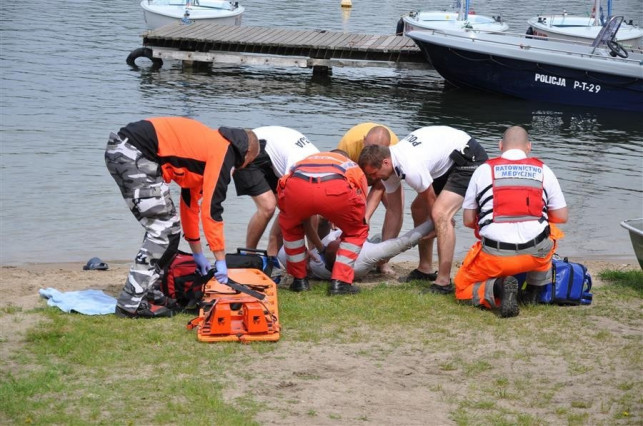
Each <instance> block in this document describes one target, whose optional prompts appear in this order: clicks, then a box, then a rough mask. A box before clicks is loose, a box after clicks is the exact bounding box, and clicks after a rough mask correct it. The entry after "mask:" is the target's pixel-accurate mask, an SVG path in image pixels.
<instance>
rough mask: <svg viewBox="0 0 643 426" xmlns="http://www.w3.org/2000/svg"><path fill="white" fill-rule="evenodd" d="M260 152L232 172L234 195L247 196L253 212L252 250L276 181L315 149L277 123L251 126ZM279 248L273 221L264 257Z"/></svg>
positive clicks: (269, 211)
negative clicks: (249, 198)
mask: <svg viewBox="0 0 643 426" xmlns="http://www.w3.org/2000/svg"><path fill="white" fill-rule="evenodd" d="M253 132H254V133H255V134H256V135H257V138H259V145H260V146H261V151H260V153H259V155H258V156H257V158H255V160H254V161H253V162H252V163H250V164H248V166H247V167H245V168H243V169H241V170H238V171H236V172H235V173H234V175H233V179H234V185H235V188H236V190H237V195H250V196H251V197H252V199H253V201H254V202H255V205H256V206H257V211H256V212H255V214H254V215H253V216H252V217H251V218H250V222H249V223H248V231H247V234H246V247H247V248H252V249H256V248H257V245H258V244H259V240H260V239H261V236H262V235H263V233H264V231H265V230H266V226H268V223H269V222H270V219H271V218H272V216H273V214H274V213H275V208H276V207H277V197H276V196H275V195H276V193H277V181H278V180H279V178H280V177H282V176H283V175H285V174H286V173H288V171H289V170H290V168H291V167H292V166H293V165H294V164H295V163H296V162H298V161H299V160H302V159H304V158H305V157H307V156H309V155H311V154H314V153H316V152H319V150H318V149H317V147H315V145H313V144H312V143H311V142H310V140H308V138H307V137H306V136H304V135H303V134H301V133H299V132H298V131H296V130H293V129H289V128H287V127H281V126H265V127H257V128H256V129H253ZM279 247H281V230H280V229H279V222H278V221H277V220H276V221H275V222H274V223H273V226H272V228H271V230H270V238H269V240H268V249H267V253H268V256H276V255H277V251H278V250H279Z"/></svg>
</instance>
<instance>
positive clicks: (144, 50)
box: [126, 47, 163, 69]
mask: <svg viewBox="0 0 643 426" xmlns="http://www.w3.org/2000/svg"><path fill="white" fill-rule="evenodd" d="M138 58H147V59H149V60H150V61H152V68H154V69H158V68H161V67H162V66H163V59H161V58H155V57H154V56H153V55H152V49H150V48H149V47H139V48H138V49H134V50H132V51H131V52H130V54H129V55H127V60H126V62H127V65H129V66H130V67H134V68H138V65H136V60H137V59H138Z"/></svg>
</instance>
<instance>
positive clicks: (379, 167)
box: [359, 126, 487, 294]
mask: <svg viewBox="0 0 643 426" xmlns="http://www.w3.org/2000/svg"><path fill="white" fill-rule="evenodd" d="M486 160H487V154H486V152H485V150H484V148H483V147H482V146H481V145H480V144H479V143H478V142H477V141H476V140H475V139H474V138H472V137H471V136H469V135H468V134H467V133H465V132H463V131H461V130H457V129H454V128H452V127H448V126H428V127H423V128H421V129H418V130H415V131H414V132H412V133H411V134H409V135H408V136H406V137H405V138H404V139H402V140H401V141H400V142H399V143H397V144H396V145H394V146H391V147H382V146H366V147H364V149H363V150H362V153H361V154H360V158H359V165H360V167H361V168H362V170H364V174H365V175H366V176H367V177H368V178H370V179H372V180H377V179H381V180H382V183H383V184H384V187H385V189H386V192H387V194H395V193H398V192H401V191H402V185H401V182H402V180H405V181H406V183H407V184H408V185H409V186H410V187H411V188H413V189H414V190H415V191H416V192H417V194H418V195H417V197H416V198H415V200H413V203H412V204H411V215H412V217H413V223H414V225H416V226H417V225H419V224H420V223H422V222H424V221H426V220H427V219H430V220H432V221H433V223H434V224H435V229H436V235H437V239H438V244H437V245H438V271H437V273H432V270H433V269H432V263H433V238H430V239H426V240H422V241H420V243H419V244H418V249H419V253H420V262H419V265H418V267H417V269H415V270H414V271H412V272H411V274H409V276H408V277H407V278H406V280H407V281H411V280H427V281H434V282H433V284H431V285H430V286H429V287H428V288H427V289H426V291H430V292H432V293H439V294H450V293H453V291H454V287H453V284H452V283H451V278H450V275H451V265H452V263H453V253H454V250H455V228H454V224H453V216H454V215H455V214H456V213H457V211H458V210H460V207H461V206H462V201H463V200H464V194H465V193H466V190H467V185H468V184H469V179H470V178H471V175H472V174H473V171H474V170H475V169H476V167H478V166H479V165H480V164H482V163H484V162H485V161H486ZM391 199H401V197H391Z"/></svg>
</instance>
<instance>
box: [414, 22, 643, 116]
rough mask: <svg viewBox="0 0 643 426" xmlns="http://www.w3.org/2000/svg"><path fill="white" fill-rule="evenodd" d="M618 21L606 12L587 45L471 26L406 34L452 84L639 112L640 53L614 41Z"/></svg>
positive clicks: (642, 105)
mask: <svg viewBox="0 0 643 426" xmlns="http://www.w3.org/2000/svg"><path fill="white" fill-rule="evenodd" d="M622 20H623V17H621V16H614V17H612V19H611V20H610V22H609V23H608V24H607V25H606V26H605V27H604V28H603V31H601V33H600V34H599V36H598V37H597V38H596V39H595V40H594V42H593V43H592V44H587V43H580V42H569V41H568V42H559V41H554V40H548V39H542V38H540V37H535V36H533V35H531V36H530V35H527V34H512V33H508V32H504V33H487V32H482V31H472V30H469V31H450V32H449V31H438V30H433V31H411V32H409V33H408V34H407V36H408V37H410V38H412V39H413V40H414V41H415V43H416V44H417V45H418V46H419V47H420V49H421V50H422V52H423V53H424V55H425V56H426V57H427V59H428V60H429V61H430V62H431V63H432V64H433V67H434V68H435V70H436V71H437V72H438V73H439V74H440V75H441V76H442V77H443V78H444V79H445V80H446V81H448V82H449V83H451V84H453V85H454V86H458V87H465V88H474V89H478V90H483V91H491V92H497V93H503V94H506V95H510V96H515V97H518V98H523V99H529V100H536V101H543V102H556V103H562V104H567V105H577V106H585V107H596V108H609V109H618V110H625V111H635V112H638V113H643V53H641V52H638V51H631V50H630V51H628V50H627V49H625V48H624V47H623V46H622V45H620V44H619V43H618V42H616V41H615V40H614V34H615V33H616V31H617V30H618V28H619V25H620V24H621V22H622Z"/></svg>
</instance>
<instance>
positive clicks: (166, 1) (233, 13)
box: [141, 0, 245, 30]
mask: <svg viewBox="0 0 643 426" xmlns="http://www.w3.org/2000/svg"><path fill="white" fill-rule="evenodd" d="M141 8H143V16H144V18H145V23H146V25H147V28H148V29H150V30H154V29H156V28H159V27H162V26H164V25H167V24H170V23H172V22H182V23H184V24H190V23H192V22H194V21H199V22H204V21H205V22H216V23H217V24H222V25H241V16H242V15H243V12H244V11H245V9H244V7H243V6H241V5H239V2H236V1H235V2H233V1H225V0H143V1H141Z"/></svg>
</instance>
